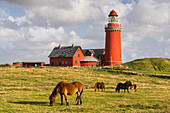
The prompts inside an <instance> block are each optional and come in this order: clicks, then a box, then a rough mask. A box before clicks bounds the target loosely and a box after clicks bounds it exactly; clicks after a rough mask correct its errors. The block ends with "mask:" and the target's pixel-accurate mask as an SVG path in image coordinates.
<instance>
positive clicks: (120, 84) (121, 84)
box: [116, 81, 132, 93]
mask: <svg viewBox="0 0 170 113" xmlns="http://www.w3.org/2000/svg"><path fill="white" fill-rule="evenodd" d="M129 86H132V83H131V82H130V81H126V82H125V83H121V82H120V83H118V84H117V87H116V92H120V89H124V92H125V90H126V89H127V92H128V93H129Z"/></svg>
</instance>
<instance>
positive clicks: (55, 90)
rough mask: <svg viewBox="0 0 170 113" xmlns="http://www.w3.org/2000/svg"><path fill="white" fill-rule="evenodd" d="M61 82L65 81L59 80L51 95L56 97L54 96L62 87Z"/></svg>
mask: <svg viewBox="0 0 170 113" xmlns="http://www.w3.org/2000/svg"><path fill="white" fill-rule="evenodd" d="M61 83H64V82H63V81H62V82H59V83H58V84H57V85H56V87H55V88H54V90H53V92H52V94H51V96H53V97H54V96H55V95H56V94H57V89H58V88H59V87H60V85H61Z"/></svg>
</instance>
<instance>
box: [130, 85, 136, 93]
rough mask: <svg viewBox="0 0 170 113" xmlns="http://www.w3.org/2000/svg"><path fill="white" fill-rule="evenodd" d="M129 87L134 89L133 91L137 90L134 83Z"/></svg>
mask: <svg viewBox="0 0 170 113" xmlns="http://www.w3.org/2000/svg"><path fill="white" fill-rule="evenodd" d="M129 88H130V89H135V92H136V91H137V85H136V84H132V86H130V87H129Z"/></svg>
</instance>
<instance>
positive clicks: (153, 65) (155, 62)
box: [121, 58, 170, 73]
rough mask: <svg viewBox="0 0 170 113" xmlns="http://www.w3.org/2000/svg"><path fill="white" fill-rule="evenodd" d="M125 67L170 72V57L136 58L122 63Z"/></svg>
mask: <svg viewBox="0 0 170 113" xmlns="http://www.w3.org/2000/svg"><path fill="white" fill-rule="evenodd" d="M121 66H122V68H123V69H124V68H125V67H128V68H129V69H130V70H140V71H150V72H154V73H155V72H170V59H168V58H144V59H136V60H134V61H131V62H127V63H124V64H122V65H121Z"/></svg>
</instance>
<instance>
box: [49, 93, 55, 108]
mask: <svg viewBox="0 0 170 113" xmlns="http://www.w3.org/2000/svg"><path fill="white" fill-rule="evenodd" d="M49 100H50V106H53V105H54V104H55V97H53V96H52V95H51V96H50V97H49Z"/></svg>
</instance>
